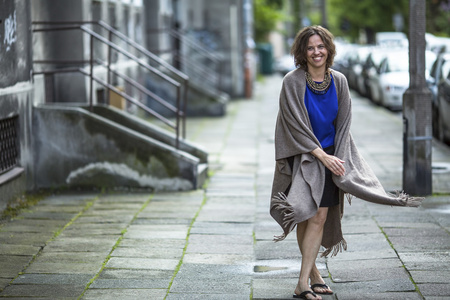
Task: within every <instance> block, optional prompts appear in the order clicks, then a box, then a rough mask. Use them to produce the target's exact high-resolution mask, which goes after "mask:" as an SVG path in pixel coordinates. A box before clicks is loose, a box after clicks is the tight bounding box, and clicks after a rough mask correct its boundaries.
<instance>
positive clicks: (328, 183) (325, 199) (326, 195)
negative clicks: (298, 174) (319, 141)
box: [284, 146, 339, 207]
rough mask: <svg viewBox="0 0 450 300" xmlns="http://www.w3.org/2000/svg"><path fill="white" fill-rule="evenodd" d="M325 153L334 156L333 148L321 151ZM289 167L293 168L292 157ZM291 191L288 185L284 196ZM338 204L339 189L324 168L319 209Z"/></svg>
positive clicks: (329, 172) (328, 171)
mask: <svg viewBox="0 0 450 300" xmlns="http://www.w3.org/2000/svg"><path fill="white" fill-rule="evenodd" d="M323 151H325V153H327V154H330V155H333V154H334V146H330V147H327V148H325V149H323ZM287 160H288V162H289V165H290V166H291V169H292V168H293V167H294V157H293V156H291V157H288V159H287ZM290 189H291V185H290V184H289V186H288V188H287V189H286V191H285V192H284V193H285V194H286V196H287V195H288V194H289V190H290ZM338 204H339V188H338V187H337V186H336V184H335V183H334V182H333V178H332V173H331V171H330V170H329V169H328V168H325V185H324V187H323V194H322V199H321V200H320V207H330V206H334V205H338Z"/></svg>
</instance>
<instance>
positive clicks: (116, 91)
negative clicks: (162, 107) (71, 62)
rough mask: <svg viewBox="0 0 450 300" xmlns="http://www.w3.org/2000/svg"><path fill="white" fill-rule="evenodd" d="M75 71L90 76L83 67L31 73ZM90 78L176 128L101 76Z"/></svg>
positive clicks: (52, 73)
mask: <svg viewBox="0 0 450 300" xmlns="http://www.w3.org/2000/svg"><path fill="white" fill-rule="evenodd" d="M75 72H78V73H81V74H83V75H85V76H91V74H90V73H89V72H87V71H86V70H84V69H83V68H65V69H57V70H47V71H39V72H35V73H33V75H54V74H58V73H75ZM92 78H93V80H95V81H96V82H97V83H98V84H100V85H102V86H104V87H107V88H109V89H110V90H112V91H113V92H115V93H117V94H119V95H120V96H122V97H124V98H125V99H127V100H128V101H130V102H131V103H133V104H135V105H136V106H138V107H139V108H141V109H142V110H144V111H145V112H147V113H149V114H151V115H153V116H155V117H156V118H158V119H159V120H160V121H162V122H163V123H164V124H166V125H167V126H169V127H171V128H173V129H175V128H176V124H175V123H174V122H172V121H170V120H169V119H167V118H166V117H164V116H162V115H160V114H159V113H157V112H156V111H154V110H153V109H151V108H149V107H147V106H146V105H144V104H142V103H141V102H140V101H137V100H136V99H134V98H133V97H131V96H130V95H128V94H126V93H124V92H123V91H121V90H119V89H118V88H116V87H115V86H113V85H111V84H109V83H107V82H106V81H104V80H102V79H101V78H98V77H96V76H94V75H92Z"/></svg>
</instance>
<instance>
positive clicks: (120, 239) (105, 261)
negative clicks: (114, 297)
mask: <svg viewBox="0 0 450 300" xmlns="http://www.w3.org/2000/svg"><path fill="white" fill-rule="evenodd" d="M153 196H154V195H153V194H152V195H151V196H150V197H149V198H148V200H147V201H145V203H144V204H143V205H142V206H141V208H140V209H139V211H138V212H137V213H136V214H134V216H133V219H132V220H131V221H130V223H128V225H127V227H126V228H124V229H122V231H121V232H120V237H119V238H118V239H117V241H116V243H115V244H114V246H113V247H112V249H111V251H110V252H109V253H108V255H107V256H106V258H105V260H104V261H103V264H102V267H101V268H100V271H98V272H97V274H95V276H94V277H93V278H92V279H91V280H90V281H89V283H88V284H87V285H86V287H85V288H84V291H83V293H82V294H81V295H80V296H79V297H78V298H77V299H81V298H83V296H84V294H85V293H86V292H87V290H88V289H89V287H90V286H91V285H92V283H94V281H95V280H96V279H97V278H98V277H100V274H101V273H102V272H103V270H104V269H105V268H106V264H107V263H108V261H109V260H110V259H111V256H112V253H113V252H114V250H116V248H117V247H119V245H120V243H121V242H122V240H123V238H124V236H125V233H127V231H128V227H129V226H130V225H131V224H133V222H134V221H135V220H136V219H137V217H138V215H139V214H140V213H141V212H142V211H143V210H144V209H145V208H146V207H147V206H148V205H149V203H150V202H151V201H152V199H153Z"/></svg>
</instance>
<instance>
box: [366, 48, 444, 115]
mask: <svg viewBox="0 0 450 300" xmlns="http://www.w3.org/2000/svg"><path fill="white" fill-rule="evenodd" d="M435 59H436V54H435V53H433V52H431V51H426V52H425V76H426V77H428V76H429V71H430V68H431V65H432V64H433V62H434V61H435ZM408 87H409V54H408V49H399V50H396V51H391V52H388V53H386V54H385V58H384V59H383V61H382V62H381V64H380V68H379V70H378V72H377V74H376V75H375V76H373V78H372V79H371V91H372V92H373V94H376V98H377V100H379V104H380V105H382V106H385V107H387V108H389V109H393V110H398V109H401V108H402V106H403V94H404V93H405V91H406V90H407V89H408Z"/></svg>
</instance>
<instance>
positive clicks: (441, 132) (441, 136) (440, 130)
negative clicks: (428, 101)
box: [437, 114, 445, 142]
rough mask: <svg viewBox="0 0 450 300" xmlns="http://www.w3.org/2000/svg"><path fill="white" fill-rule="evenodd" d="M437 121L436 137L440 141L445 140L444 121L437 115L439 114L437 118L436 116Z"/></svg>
mask: <svg viewBox="0 0 450 300" xmlns="http://www.w3.org/2000/svg"><path fill="white" fill-rule="evenodd" d="M437 123H438V128H437V130H438V132H437V135H438V139H439V140H440V141H441V142H445V134H444V133H445V131H444V121H443V120H442V118H441V117H440V116H439V114H438V118H437Z"/></svg>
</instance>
